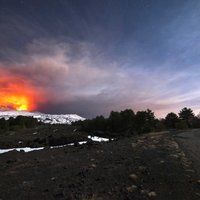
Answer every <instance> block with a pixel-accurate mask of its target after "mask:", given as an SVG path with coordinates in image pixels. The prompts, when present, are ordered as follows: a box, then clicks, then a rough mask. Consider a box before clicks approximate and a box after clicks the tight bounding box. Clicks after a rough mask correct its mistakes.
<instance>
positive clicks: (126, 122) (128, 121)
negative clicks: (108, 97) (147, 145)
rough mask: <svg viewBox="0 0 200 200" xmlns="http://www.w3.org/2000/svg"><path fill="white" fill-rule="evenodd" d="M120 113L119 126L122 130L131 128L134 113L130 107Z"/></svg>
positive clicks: (132, 127) (132, 126)
mask: <svg viewBox="0 0 200 200" xmlns="http://www.w3.org/2000/svg"><path fill="white" fill-rule="evenodd" d="M120 115H121V120H122V122H121V126H122V129H123V130H129V131H130V130H131V131H132V130H133V129H134V124H135V122H134V121H135V113H134V112H133V110H131V109H126V110H123V111H121V112H120Z"/></svg>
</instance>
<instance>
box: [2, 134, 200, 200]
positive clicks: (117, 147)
mask: <svg viewBox="0 0 200 200" xmlns="http://www.w3.org/2000/svg"><path fill="white" fill-rule="evenodd" d="M197 181H198V177H197V174H196V173H195V171H194V170H193V169H192V164H191V163H190V161H189V160H188V159H187V158H186V156H185V155H184V153H183V152H182V150H181V149H180V148H179V146H178V145H177V143H176V142H175V141H174V139H173V137H171V136H169V134H150V135H145V136H141V137H137V138H125V139H121V140H118V141H113V142H110V143H101V144H93V145H92V144H86V145H82V146H78V147H64V148H61V149H45V150H42V151H35V152H30V153H23V152H9V153H6V154H1V155H0V199H2V200H10V199H13V200H25V199H30V200H32V199H34V200H35V199H37V200H40V199H48V200H51V199H52V200H53V199H59V200H63V199H66V200H74V199H77V200H79V199H80V200H133V199H137V200H146V199H159V200H197V199H200V194H199V189H200V188H199V184H198V182H197Z"/></svg>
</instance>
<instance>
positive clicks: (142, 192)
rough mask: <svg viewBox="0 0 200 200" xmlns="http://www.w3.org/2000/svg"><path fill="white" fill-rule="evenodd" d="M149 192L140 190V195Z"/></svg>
mask: <svg viewBox="0 0 200 200" xmlns="http://www.w3.org/2000/svg"><path fill="white" fill-rule="evenodd" d="M148 192H149V191H148V190H140V193H141V194H147V193H148Z"/></svg>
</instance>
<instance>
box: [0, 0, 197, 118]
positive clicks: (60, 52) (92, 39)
mask: <svg viewBox="0 0 200 200" xmlns="http://www.w3.org/2000/svg"><path fill="white" fill-rule="evenodd" d="M199 10H200V1H198V0H193V1H189V0H168V1H165V0H101V1H99V0H84V1H81V0H70V1H68V0H56V1H55V0H0V30H1V31H0V71H1V76H6V73H7V72H9V74H12V75H17V76H20V77H22V78H24V79H25V80H26V81H27V80H28V83H29V84H31V85H33V86H34V88H36V90H37V89H38V90H43V91H44V92H45V96H46V101H44V102H38V105H37V110H39V111H42V112H46V113H48V112H49V113H77V114H80V115H82V116H85V117H93V116H95V115H100V114H103V115H108V113H109V112H110V111H111V110H122V109H125V108H132V109H133V110H134V111H138V110H143V109H146V108H150V109H152V110H153V111H155V114H156V115H157V116H158V117H164V116H165V115H166V114H167V113H168V112H170V111H174V112H178V111H179V110H180V109H181V108H183V107H185V106H187V107H191V108H192V109H193V110H194V111H195V112H196V113H198V112H199V111H200V109H199V106H200V101H199V99H200V84H199V79H198V78H199V75H200V69H199V61H200V56H199V54H200V12H199ZM5 71H6V73H5ZM1 87H2V86H1V85H0V89H1Z"/></svg>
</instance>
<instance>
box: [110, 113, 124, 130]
mask: <svg viewBox="0 0 200 200" xmlns="http://www.w3.org/2000/svg"><path fill="white" fill-rule="evenodd" d="M108 123H109V129H110V131H111V132H120V131H121V130H122V117H121V115H120V113H119V112H115V111H111V113H110V116H109V118H108Z"/></svg>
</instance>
